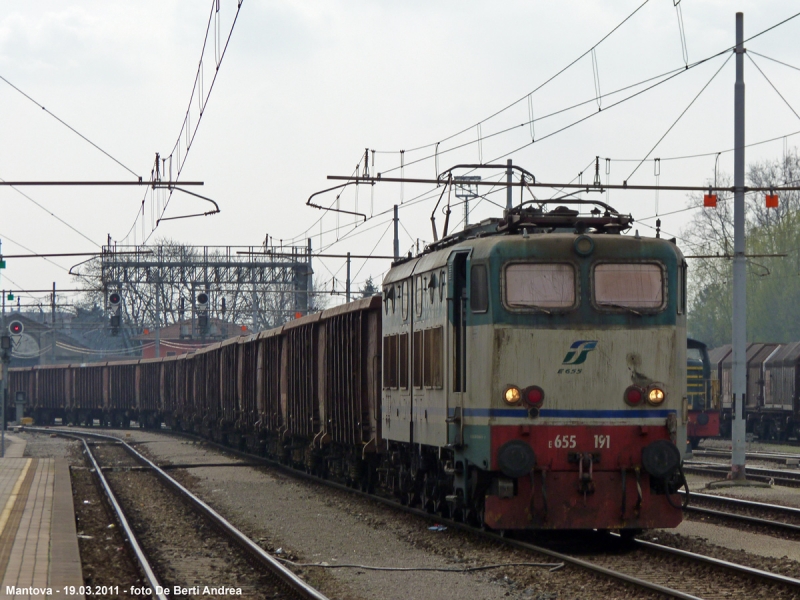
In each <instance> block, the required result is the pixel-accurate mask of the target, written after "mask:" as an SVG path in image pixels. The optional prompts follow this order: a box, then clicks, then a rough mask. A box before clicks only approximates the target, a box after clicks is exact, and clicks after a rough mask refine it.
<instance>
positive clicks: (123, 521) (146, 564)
mask: <svg viewBox="0 0 800 600" xmlns="http://www.w3.org/2000/svg"><path fill="white" fill-rule="evenodd" d="M60 435H64V436H65V437H71V438H74V439H77V440H80V441H81V442H83V447H84V448H85V449H86V455H87V456H88V457H89V460H91V461H92V465H93V466H94V472H95V473H96V474H97V477H98V478H99V479H100V484H101V485H102V486H103V491H104V492H105V495H106V498H108V502H109V504H111V508H112V509H113V510H114V515H115V516H116V518H117V522H118V523H119V524H120V526H121V527H122V530H123V531H124V532H125V537H127V538H128V543H129V544H130V546H131V550H133V554H134V556H135V557H136V562H138V563H139V568H140V569H141V570H142V573H143V574H144V576H145V579H147V583H148V584H149V587H150V589H151V590H153V594H154V595H155V597H156V598H158V600H168V598H167V597H166V596H165V595H164V594H163V592H162V593H158V592H157V590H159V589H163V586H162V585H161V583H160V582H159V580H158V577H156V574H155V572H154V571H153V567H151V566H150V561H148V560H147V556H145V553H144V551H143V550H142V547H141V546H140V545H139V541H138V540H137V539H136V535H135V534H134V533H133V529H131V526H130V523H128V519H127V518H126V517H125V513H124V512H123V510H122V507H121V506H120V504H119V502H117V498H116V496H114V492H113V491H112V490H111V486H110V485H109V484H108V480H107V479H106V478H105V476H104V475H103V470H102V469H101V468H100V465H99V464H98V463H97V460H96V459H95V457H94V454H92V450H91V448H89V444H87V443H86V440H85V439H84V438H82V437H81V436H80V435H76V434H73V433H68V432H65V433H60Z"/></svg>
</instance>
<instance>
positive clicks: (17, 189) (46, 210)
mask: <svg viewBox="0 0 800 600" xmlns="http://www.w3.org/2000/svg"><path fill="white" fill-rule="evenodd" d="M0 181H3V182H5V179H3V178H2V177H0ZM9 187H10V188H11V189H12V190H14V191H15V192H17V193H18V194H20V195H21V196H22V197H23V198H25V199H26V200H28V201H30V202H32V203H33V204H35V205H36V206H38V207H39V208H40V209H42V210H43V211H44V212H46V213H47V214H48V215H50V216H51V217H53V218H54V219H55V220H56V221H58V222H60V223H61V224H62V225H66V226H67V227H69V228H70V229H71V230H72V231H74V232H75V233H77V234H78V235H79V236H81V237H82V238H83V239H85V240H87V241H89V242H91V243H92V244H94V245H95V246H98V247H99V246H100V244H98V243H97V242H95V241H94V240H93V239H92V238H90V237H89V236H88V235H86V234H85V233H83V232H82V231H80V230H79V229H77V228H76V227H75V226H73V225H71V224H70V223H67V222H66V221H65V220H64V219H62V218H61V217H59V216H58V215H57V214H55V213H54V212H53V211H52V210H50V209H49V208H46V207H45V206H43V205H42V204H40V203H39V202H37V201H36V200H34V199H33V198H31V197H30V196H28V194H26V193H25V192H23V191H22V190H21V189H19V188H18V187H16V186H14V185H12V186H9Z"/></svg>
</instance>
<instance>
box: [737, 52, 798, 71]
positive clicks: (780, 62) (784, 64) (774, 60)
mask: <svg viewBox="0 0 800 600" xmlns="http://www.w3.org/2000/svg"><path fill="white" fill-rule="evenodd" d="M746 54H748V55H750V54H755V55H756V56H760V57H761V58H766V59H767V60H771V61H772V62H775V63H778V64H779V65H783V66H784V67H789V68H790V69H794V70H795V71H800V67H795V66H794V65H790V64H789V63H785V62H783V61H780V60H777V59H775V58H770V57H769V56H767V55H766V54H760V53H758V52H756V51H755V50H748V51H747V52H746Z"/></svg>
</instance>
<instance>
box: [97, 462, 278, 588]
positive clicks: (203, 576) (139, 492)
mask: <svg viewBox="0 0 800 600" xmlns="http://www.w3.org/2000/svg"><path fill="white" fill-rule="evenodd" d="M93 452H94V453H95V455H96V456H97V459H98V461H99V462H100V464H101V465H103V466H108V465H112V466H115V467H127V466H136V465H137V463H136V462H135V461H134V460H133V459H132V458H131V457H130V456H129V455H128V454H127V453H126V452H125V451H124V450H123V449H122V448H119V447H115V446H101V447H98V448H96V449H94V450H93ZM106 477H107V478H108V481H109V484H110V485H111V487H112V489H113V490H114V493H115V495H116V496H117V499H118V500H119V502H120V504H121V505H122V507H123V510H124V511H125V514H126V515H127V517H128V521H129V523H130V524H131V527H132V528H133V530H134V532H135V534H136V536H137V538H138V540H139V543H140V544H141V546H142V548H143V550H144V551H145V553H146V554H147V556H148V558H149V559H150V562H151V564H152V565H153V568H154V570H155V571H156V573H157V575H158V577H159V579H160V581H161V583H162V585H164V586H165V587H168V588H170V589H173V590H174V586H176V585H177V586H179V587H182V588H197V589H198V590H202V589H203V588H204V587H205V586H209V587H211V588H220V587H226V588H235V589H241V594H242V595H243V596H244V597H246V598H259V599H268V598H289V597H291V596H290V595H289V594H287V593H285V592H284V591H283V590H282V588H281V587H280V586H279V585H278V584H277V583H276V581H275V580H274V579H273V578H272V577H270V576H268V575H265V574H264V569H263V568H259V567H256V566H254V565H252V564H251V563H250V562H248V560H247V559H246V558H245V557H244V554H243V553H242V552H241V550H240V549H239V548H238V547H237V546H235V545H234V544H233V543H231V542H229V541H228V540H227V538H225V537H224V536H222V535H221V534H220V533H219V532H217V531H216V530H215V529H214V528H213V527H212V526H211V525H210V524H209V523H208V522H207V521H206V519H205V518H203V517H201V516H199V515H198V514H197V513H196V512H195V511H194V510H193V509H191V508H189V507H187V506H185V505H184V504H183V503H182V502H180V501H179V500H178V497H177V496H176V495H175V494H174V493H172V492H171V491H169V490H167V489H166V488H165V486H164V484H163V483H161V481H159V480H158V479H157V477H156V476H155V475H154V474H152V473H148V472H142V471H113V472H107V473H106ZM229 595H230V592H227V593H222V594H214V593H209V594H207V593H204V592H198V593H185V594H179V595H176V596H175V597H181V598H184V597H185V598H206V599H208V600H223V599H225V598H227V597H228V596H229Z"/></svg>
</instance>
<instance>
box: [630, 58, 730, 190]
mask: <svg viewBox="0 0 800 600" xmlns="http://www.w3.org/2000/svg"><path fill="white" fill-rule="evenodd" d="M732 57H733V54H730V55H729V56H728V58H727V59H725V62H723V63H722V65H720V67H719V69H717V70H716V72H715V73H714V74H713V75H712V76H711V79H709V80H708V81H707V82H706V84H705V85H704V86H703V87H702V88H701V89H700V91H699V92H697V95H696V96H695V97H694V98H692V101H691V102H689V105H688V106H687V107H686V108H684V109H683V111H682V112H681V114H679V115H678V118H677V119H675V121H673V123H672V125H670V126H669V127H668V128H667V130H666V131H665V132H664V135H662V136H661V137H660V138H658V141H657V142H656V143H655V144H654V145H653V147H652V148H650V151H649V152H648V153H647V154H646V155H645V156H644V158H643V159H642V160H640V161H639V164H638V165H636V167H635V168H634V169H633V171H631V174H630V175H628V177H626V178H625V180H624V181H625V183H627V182H628V181H630V178H631V177H633V175H634V173H636V171H637V170H639V167H641V166H642V163H643V162H644V161H645V160H647V158H648V157H649V156H650V155H651V154H652V153H653V151H654V150H655V149H656V148H657V147H658V145H659V144H660V143H661V142H663V141H664V138H665V137H667V135H668V134H669V132H670V131H672V129H673V128H674V127H675V125H677V124H678V122H679V121H680V120H681V119H682V118H683V116H684V115H685V114H686V113H687V112H688V111H689V109H690V108H691V107H692V105H693V104H694V103H695V102H696V101H697V99H698V98H699V97H700V96H701V95H702V94H703V92H705V91H706V89H707V88H708V86H709V85H711V82H712V81H714V79H716V77H717V75H719V73H720V71H722V69H723V68H724V67H725V65H727V64H728V61H729V60H730V59H731V58H732Z"/></svg>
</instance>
